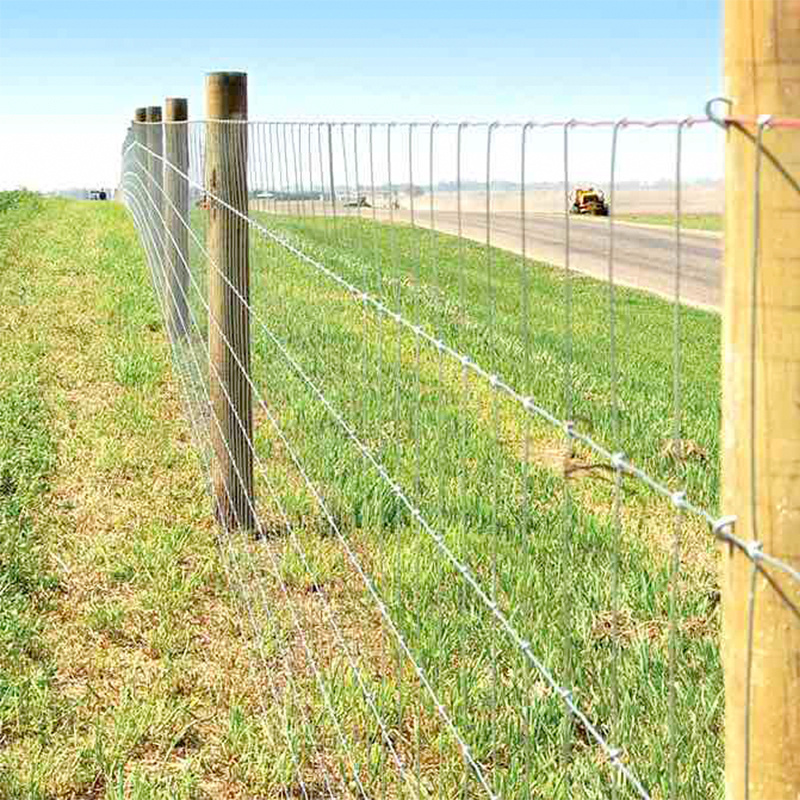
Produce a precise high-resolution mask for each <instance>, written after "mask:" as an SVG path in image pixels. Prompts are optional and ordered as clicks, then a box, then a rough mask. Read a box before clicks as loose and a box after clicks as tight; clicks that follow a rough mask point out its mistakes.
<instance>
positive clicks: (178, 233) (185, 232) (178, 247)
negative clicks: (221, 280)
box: [164, 97, 189, 341]
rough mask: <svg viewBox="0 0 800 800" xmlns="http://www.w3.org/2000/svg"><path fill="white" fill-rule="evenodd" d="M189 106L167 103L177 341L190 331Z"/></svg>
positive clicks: (171, 313) (169, 268) (173, 332)
mask: <svg viewBox="0 0 800 800" xmlns="http://www.w3.org/2000/svg"><path fill="white" fill-rule="evenodd" d="M188 111H189V104H188V101H187V100H186V99H185V98H183V97H168V98H167V99H166V100H165V102H164V159H165V161H166V164H165V165H164V220H165V228H166V232H167V238H166V242H165V252H166V272H167V276H166V277H167V310H168V318H167V330H168V332H169V335H170V338H171V339H172V340H173V341H175V340H177V339H180V338H182V337H184V336H186V334H187V332H188V327H189V320H188V313H189V312H188V294H189V227H188V226H189V181H188V177H185V176H188V174H189V130H188V123H187V120H188V119H189V115H188Z"/></svg>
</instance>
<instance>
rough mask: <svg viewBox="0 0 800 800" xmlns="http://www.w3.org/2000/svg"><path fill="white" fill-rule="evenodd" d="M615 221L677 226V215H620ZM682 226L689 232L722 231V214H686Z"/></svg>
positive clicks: (682, 219) (682, 218)
mask: <svg viewBox="0 0 800 800" xmlns="http://www.w3.org/2000/svg"><path fill="white" fill-rule="evenodd" d="M615 219H619V220H623V221H625V222H638V223H641V224H644V225H668V226H670V227H674V226H675V214H619V215H617V216H616V217H615ZM681 226H682V227H683V228H687V229H688V230H698V231H722V214H684V215H683V216H682V217H681Z"/></svg>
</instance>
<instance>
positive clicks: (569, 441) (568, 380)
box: [560, 122, 575, 797]
mask: <svg viewBox="0 0 800 800" xmlns="http://www.w3.org/2000/svg"><path fill="white" fill-rule="evenodd" d="M570 127H571V123H569V122H567V123H565V124H564V127H563V164H564V174H563V194H564V198H563V199H564V329H563V342H564V374H563V386H564V394H563V403H564V417H565V419H566V420H567V422H566V425H565V427H564V436H565V443H564V444H565V469H564V472H563V480H562V486H563V492H564V497H563V502H562V513H561V526H562V532H561V563H560V583H561V586H560V590H561V642H562V648H563V653H562V674H563V676H564V680H565V684H566V686H567V687H571V686H572V683H573V666H572V630H571V628H572V613H571V608H572V596H571V591H570V588H571V581H570V580H569V577H568V576H569V574H570V570H571V566H572V565H571V563H570V562H571V557H572V533H573V531H572V526H573V521H572V514H573V512H572V496H571V493H570V486H569V474H568V472H567V469H566V465H567V464H568V463H569V461H570V460H571V459H572V457H573V456H574V455H575V452H574V446H575V443H574V441H573V438H572V431H573V429H574V425H575V423H574V421H573V418H574V412H573V396H572V356H573V349H572V272H571V269H570V218H569V214H570V183H569V180H570V178H569V131H570ZM568 691H571V689H568ZM572 728H573V717H572V711H571V709H570V708H569V707H568V706H566V705H565V706H564V708H563V718H562V724H561V767H562V770H563V780H564V784H565V787H566V792H567V795H568V796H569V797H572V781H571V779H570V763H571V760H572V733H573V731H572Z"/></svg>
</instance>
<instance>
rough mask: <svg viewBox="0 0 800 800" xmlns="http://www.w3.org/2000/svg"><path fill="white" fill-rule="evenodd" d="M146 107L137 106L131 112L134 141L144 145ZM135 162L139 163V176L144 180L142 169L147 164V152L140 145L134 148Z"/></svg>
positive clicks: (145, 144) (145, 139)
mask: <svg viewBox="0 0 800 800" xmlns="http://www.w3.org/2000/svg"><path fill="white" fill-rule="evenodd" d="M145 122H147V109H146V108H144V107H141V108H137V109H136V110H135V111H134V112H133V137H134V140H135V141H136V142H138V143H139V144H140V145H143V146H144V147H147V126H146V125H144V123H145ZM136 163H137V164H138V165H139V167H138V173H139V177H140V178H141V179H142V180H143V181H146V178H145V176H144V170H145V168H146V165H147V154H146V153H145V152H144V150H142V149H141V148H140V147H137V148H136Z"/></svg>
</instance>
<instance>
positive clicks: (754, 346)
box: [744, 117, 770, 800]
mask: <svg viewBox="0 0 800 800" xmlns="http://www.w3.org/2000/svg"><path fill="white" fill-rule="evenodd" d="M769 122H770V119H769V118H768V117H767V118H762V119H759V120H758V124H757V127H756V138H755V151H754V161H753V252H752V256H751V262H750V263H751V267H750V448H749V450H750V453H749V455H750V538H751V543H752V547H753V548H754V549H756V550H757V549H758V548H760V542H759V525H758V507H757V503H758V495H757V490H758V481H759V477H760V476H759V475H758V472H757V468H756V459H757V452H756V433H757V429H756V426H757V422H758V421H757V417H756V414H757V411H758V409H757V400H756V389H757V385H758V382H757V379H758V375H757V374H756V357H757V353H758V324H759V319H758V299H759V298H758V294H759V293H758V278H759V274H758V266H759V257H760V254H761V166H762V161H763V152H764V130H765V129H766V127H767V126H768V125H769ZM756 567H757V562H756V561H753V566H752V568H751V577H750V592H749V597H748V604H747V654H746V659H747V668H746V671H745V681H746V691H745V707H744V800H750V749H751V747H750V744H751V743H750V731H751V715H752V708H751V703H752V697H753V683H752V680H753V643H754V641H755V606H756V591H757V579H758V570H757V568H756Z"/></svg>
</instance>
